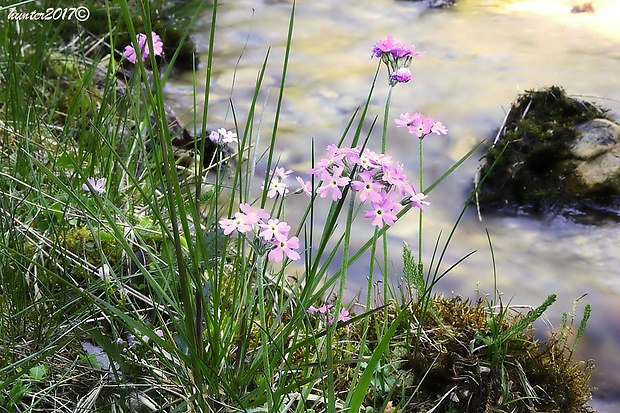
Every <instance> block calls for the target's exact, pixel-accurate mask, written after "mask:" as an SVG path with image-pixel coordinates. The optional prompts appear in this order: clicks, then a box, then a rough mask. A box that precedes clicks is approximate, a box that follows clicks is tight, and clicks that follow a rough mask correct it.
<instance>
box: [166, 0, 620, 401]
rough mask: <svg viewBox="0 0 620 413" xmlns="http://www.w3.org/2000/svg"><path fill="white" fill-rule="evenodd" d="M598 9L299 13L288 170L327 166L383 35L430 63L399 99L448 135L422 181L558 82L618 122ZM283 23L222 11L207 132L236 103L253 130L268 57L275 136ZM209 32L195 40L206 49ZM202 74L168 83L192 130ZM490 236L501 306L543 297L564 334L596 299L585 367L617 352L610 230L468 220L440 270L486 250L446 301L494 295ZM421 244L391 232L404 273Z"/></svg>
mask: <svg viewBox="0 0 620 413" xmlns="http://www.w3.org/2000/svg"><path fill="white" fill-rule="evenodd" d="M616 3H617V2H616ZM595 6H596V7H597V12H596V13H594V14H588V13H584V14H571V13H570V8H571V7H572V3H571V2H570V1H551V0H549V1H547V0H544V1H543V0H537V1H484V0H469V1H467V0H461V2H460V6H459V7H456V8H454V9H452V10H433V11H430V10H425V9H423V8H422V7H421V6H420V5H419V4H413V3H408V2H404V1H401V2H394V1H391V0H372V1H371V0H367V1H353V0H343V1H338V2H334V1H331V0H313V1H311V2H298V4H297V10H296V22H295V29H294V41H293V49H292V54H291V62H290V66H289V72H288V78H287V90H286V94H285V100H284V111H283V113H282V116H281V118H280V120H279V122H280V127H279V134H278V136H279V141H278V147H277V152H278V154H279V155H280V156H281V162H282V163H283V164H284V165H286V166H287V167H290V168H294V169H296V170H297V171H300V172H303V171H305V170H307V169H308V167H309V165H310V155H309V153H308V151H309V148H310V145H309V142H310V141H311V140H314V142H315V145H316V147H317V148H318V150H319V151H320V152H319V154H322V150H323V148H325V147H326V146H327V145H328V144H329V143H333V142H335V141H336V140H337V139H338V138H339V137H340V135H341V133H342V130H343V129H344V127H345V125H346V123H347V121H348V119H349V117H350V115H351V114H352V113H353V111H354V110H355V108H356V107H357V106H358V105H361V104H362V103H363V102H364V100H365V98H366V96H367V93H368V88H369V86H370V83H371V81H372V77H373V74H374V70H375V68H376V64H377V61H376V60H371V59H370V51H371V48H372V45H373V43H374V42H375V41H376V40H377V39H379V38H384V37H385V36H386V35H387V34H393V35H394V36H395V37H396V38H397V39H399V40H401V41H403V42H411V43H415V45H416V47H417V49H418V50H427V51H428V54H427V55H426V56H425V57H424V58H422V59H418V60H416V61H415V62H414V64H413V66H412V72H413V80H412V82H411V83H410V84H407V85H402V87H401V85H399V86H398V87H397V89H396V90H395V92H394V97H393V106H392V110H391V113H392V114H393V115H394V116H397V114H399V113H401V112H405V111H409V112H416V111H419V112H423V113H425V114H427V115H429V116H432V117H433V118H435V119H438V120H441V121H442V122H443V123H444V124H446V125H447V126H448V128H449V129H450V134H449V135H448V137H429V138H428V141H427V142H426V143H425V175H426V178H425V180H426V182H432V181H433V180H434V179H436V178H438V177H439V176H441V174H442V173H443V172H444V171H445V170H446V169H447V168H448V167H449V166H450V165H451V164H452V163H453V162H454V161H456V160H457V159H458V158H459V157H460V156H461V155H463V154H464V153H465V152H467V151H468V150H469V149H470V148H471V147H473V145H475V144H476V143H477V142H479V141H480V140H481V139H483V138H486V137H489V136H490V135H491V134H492V133H493V131H494V129H496V128H497V127H498V126H499V125H500V124H501V122H502V119H503V117H504V114H505V111H506V110H507V108H508V106H509V105H510V103H511V102H512V101H513V100H514V99H515V98H516V96H517V94H518V93H519V92H522V91H524V90H526V89H532V88H538V87H542V86H550V85H561V86H563V87H564V88H565V89H566V91H567V92H568V93H569V94H573V95H583V96H587V97H588V99H589V100H594V101H597V102H599V103H601V104H602V105H604V106H607V107H609V108H610V109H612V114H615V116H616V118H618V117H620V115H619V113H620V103H619V101H620V95H618V93H619V92H618V91H620V77H619V76H618V75H617V74H618V73H619V69H620V52H618V50H619V49H618V44H619V42H620V30H618V28H617V27H618V26H617V21H618V20H619V19H620V4H614V2H613V1H602V0H601V1H597V2H595ZM289 17H290V6H289V5H286V4H266V3H264V2H262V1H250V0H236V1H235V2H227V3H226V4H224V5H222V6H221V7H220V10H219V23H218V24H219V27H218V31H217V38H216V45H215V62H214V68H213V73H214V78H213V85H212V86H211V92H212V95H211V98H210V103H211V105H210V112H209V122H211V123H220V124H227V125H228V126H230V124H231V123H232V121H231V116H230V113H229V111H228V107H229V99H231V98H232V100H233V103H234V106H235V110H236V111H237V115H238V116H240V117H241V120H242V122H244V121H245V119H243V116H244V114H245V113H247V107H248V105H249V102H250V97H251V95H252V93H253V89H254V85H255V80H256V75H257V72H258V70H259V68H260V65H261V64H262V62H263V60H264V58H265V55H266V52H267V48H268V47H271V51H270V59H269V66H268V70H267V73H266V80H265V82H264V86H263V88H262V89H261V93H260V96H259V102H260V103H261V104H262V103H264V107H263V109H262V113H261V114H260V116H261V119H262V123H261V125H262V128H263V130H262V133H263V134H265V135H268V134H270V133H271V131H270V130H269V125H270V122H272V119H273V113H274V101H275V97H276V96H277V93H278V88H279V85H280V80H281V78H280V77H281V62H282V57H283V53H284V46H285V43H286V31H287V26H288V21H289ZM209 20H210V17H209V18H207V19H205V22H204V26H202V27H199V28H198V29H197V31H196V33H195V34H194V37H195V39H196V41H197V43H198V45H199V47H202V48H203V50H202V52H203V53H206V50H205V49H204V48H206V47H207V45H208V26H207V22H208V21H209ZM239 56H242V57H241V59H240V60H239ZM205 60H206V59H203V61H205ZM202 70H204V68H202ZM383 75H384V73H382V74H381V76H383ZM197 77H198V79H199V81H198V82H197V83H196V84H195V85H194V84H193V80H192V79H191V76H190V77H185V78H178V79H173V80H172V81H171V82H170V84H169V85H168V96H169V99H171V101H172V102H173V104H174V105H175V106H176V107H177V111H178V112H180V113H182V112H184V111H187V112H188V113H190V116H188V117H187V118H186V121H187V122H191V121H192V116H191V108H192V106H193V104H194V103H193V95H192V94H193V90H194V88H195V89H196V93H197V94H198V96H200V95H201V94H202V92H203V90H202V88H201V83H202V82H203V80H202V79H203V78H204V74H203V73H197ZM233 79H234V87H233V88H232V91H231V85H232V83H233ZM386 94H387V82H386V81H384V79H383V77H380V80H379V82H378V84H377V88H376V91H375V94H374V98H373V100H372V106H371V112H372V113H373V115H374V114H376V115H380V114H382V113H383V104H384V99H385V96H386ZM200 109H201V108H200ZM200 111H201V110H199V112H200ZM198 120H199V121H200V119H198ZM257 122H258V120H257ZM372 136H373V139H376V140H375V141H374V142H371V147H373V148H374V149H379V148H380V144H379V143H378V142H379V139H380V131H379V130H376V131H374V132H373V135H372ZM388 152H390V153H391V154H392V155H393V156H394V157H395V158H397V159H398V160H399V161H400V162H402V163H404V164H405V167H406V170H407V174H408V175H409V176H411V177H416V176H417V174H416V171H417V170H418V163H417V162H418V160H417V155H416V154H417V142H415V141H413V140H412V135H409V134H408V133H406V132H405V131H403V130H397V129H396V128H393V129H392V130H391V131H390V141H389V143H388ZM479 155H480V154H476V155H474V157H473V158H472V159H470V160H469V161H467V162H466V163H465V164H464V165H463V166H462V167H461V168H460V169H459V170H458V171H457V173H455V174H453V175H452V176H451V177H449V178H448V179H447V180H446V181H445V182H444V183H443V184H442V185H441V186H440V187H438V188H437V189H436V190H434V191H433V192H432V193H431V194H430V198H429V199H430V200H431V202H432V206H431V207H430V208H429V209H428V212H427V213H426V214H425V225H426V226H425V243H426V244H425V245H424V251H425V253H426V255H428V256H427V257H426V258H427V259H428V258H430V253H431V251H432V248H433V245H434V243H435V239H436V237H437V236H438V234H439V233H440V232H443V233H444V234H446V233H447V232H449V230H450V229H451V226H452V223H453V222H454V220H455V219H456V217H457V216H458V214H459V212H460V206H461V205H462V204H463V203H464V201H465V199H466V197H467V195H468V189H469V187H470V185H471V180H472V178H473V175H474V173H475V171H476V168H477V161H478V157H479ZM412 179H415V178H412ZM300 199H301V198H300ZM301 202H302V203H303V202H305V201H301ZM301 206H303V205H301ZM296 209H300V208H290V207H289V212H288V214H289V216H287V221H289V222H292V221H294V216H295V210H296ZM486 229H488V230H489V233H490V234H491V237H492V242H493V249H494V252H495V256H496V261H497V272H498V288H499V290H500V291H502V292H503V293H504V294H505V297H506V301H508V300H509V299H510V298H512V297H514V298H513V302H514V303H517V304H528V305H534V306H536V305H538V304H540V303H542V301H543V300H544V299H545V297H546V296H547V295H548V294H550V293H557V294H558V303H556V305H554V306H553V307H551V311H550V313H549V317H550V319H551V320H552V322H554V324H556V325H557V323H558V321H559V319H560V316H561V313H562V312H570V311H571V306H572V305H571V303H572V300H573V299H574V298H576V297H579V296H581V295H582V294H584V293H588V296H587V298H586V299H584V300H585V301H587V302H590V303H591V304H592V307H593V315H592V319H591V322H590V328H589V331H588V334H589V337H590V338H591V339H590V341H591V342H592V347H590V348H589V349H585V350H584V352H585V355H584V357H594V358H599V357H602V354H603V353H601V352H600V350H601V348H603V349H605V351H606V352H607V354H614V355H615V354H618V351H619V350H620V322H619V321H618V318H617V317H615V316H614V314H617V312H618V307H619V300H618V299H619V298H620V274H619V271H618V268H620V231H618V230H617V226H614V225H604V226H585V225H579V224H575V223H573V222H567V221H565V220H563V219H561V218H536V217H502V216H486V217H484V219H483V221H482V222H479V221H478V220H477V217H476V214H475V212H474V211H469V212H468V213H467V214H466V216H465V218H464V220H463V222H462V224H461V226H460V227H459V230H458V232H457V233H456V235H455V238H454V239H453V241H452V244H451V246H450V248H449V249H448V253H447V255H446V258H445V260H446V261H445V262H446V266H448V265H450V264H452V263H453V262H455V261H456V260H458V259H459V258H460V257H462V256H464V255H465V254H467V253H469V252H470V251H472V250H477V251H478V252H477V253H476V254H475V255H474V256H472V257H471V258H469V259H468V260H466V261H465V262H464V263H463V264H461V265H459V266H458V267H456V268H455V269H454V271H453V272H452V273H451V274H450V275H449V276H447V277H446V278H445V280H444V281H442V282H441V283H440V285H439V290H441V291H444V292H446V293H447V294H450V293H452V292H454V293H456V294H461V295H465V296H475V295H476V294H477V292H476V291H477V290H480V291H483V292H492V288H493V277H492V272H493V269H492V266H491V258H490V254H489V246H488V241H487V238H486V233H485V230H486ZM371 232H372V230H371V229H370V228H369V226H368V222H367V221H364V220H363V219H362V220H360V225H359V228H357V227H356V229H355V233H356V236H359V239H362V238H363V236H366V235H369V234H370V233H371ZM444 237H445V235H444ZM416 240H417V215H411V216H407V217H405V218H404V219H403V220H402V221H401V222H399V223H398V225H396V227H395V228H394V230H393V231H392V232H391V236H390V243H391V245H392V246H393V247H394V248H393V249H392V254H393V256H392V257H391V259H392V260H393V262H394V263H395V271H396V272H398V271H399V269H398V264H397V263H398V261H399V260H400V245H401V243H402V242H408V243H409V244H410V245H412V246H413V247H414V250H415V249H416V246H417V241H416ZM350 274H351V278H350V280H349V284H350V291H351V294H355V293H356V292H357V291H358V290H359V289H362V288H364V286H365V285H366V281H365V276H366V274H367V263H363V262H361V261H360V262H358V263H356V265H354V266H353V268H352V269H351V272H350ZM597 364H598V370H597V372H596V374H595V381H594V384H595V385H598V386H599V387H600V388H601V391H600V392H599V393H598V394H599V395H602V396H604V395H613V393H614V391H615V390H618V389H620V384H619V383H620V360H618V358H617V357H615V359H614V357H612V359H611V360H602V362H601V363H597ZM597 403H598V404H597V406H600V408H601V409H602V410H605V409H607V411H613V409H612V408H611V407H610V408H607V407H605V405H604V401H603V400H601V399H599V400H597Z"/></svg>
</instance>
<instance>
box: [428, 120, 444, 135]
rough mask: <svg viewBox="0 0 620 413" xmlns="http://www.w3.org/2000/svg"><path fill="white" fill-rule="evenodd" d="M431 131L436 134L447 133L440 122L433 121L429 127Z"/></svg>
mask: <svg viewBox="0 0 620 413" xmlns="http://www.w3.org/2000/svg"><path fill="white" fill-rule="evenodd" d="M431 132H432V133H434V134H437V135H446V134H447V133H448V129H446V127H445V126H443V124H442V123H441V122H435V123H434V124H433V127H432V128H431Z"/></svg>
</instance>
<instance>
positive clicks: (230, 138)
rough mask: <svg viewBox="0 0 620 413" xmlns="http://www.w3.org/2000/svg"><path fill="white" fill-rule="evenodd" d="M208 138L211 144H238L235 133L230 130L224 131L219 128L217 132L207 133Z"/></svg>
mask: <svg viewBox="0 0 620 413" xmlns="http://www.w3.org/2000/svg"><path fill="white" fill-rule="evenodd" d="M208 138H209V140H210V141H211V142H213V143H222V144H223V143H225V144H230V143H237V142H239V140H238V139H237V133H236V132H233V131H231V130H230V131H229V130H226V128H219V129H218V130H217V131H211V132H209V136H208Z"/></svg>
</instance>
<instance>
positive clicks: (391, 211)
mask: <svg viewBox="0 0 620 413" xmlns="http://www.w3.org/2000/svg"><path fill="white" fill-rule="evenodd" d="M383 194H384V195H383V197H384V198H383V201H382V202H381V203H377V204H372V206H373V208H374V209H373V210H372V211H367V212H366V214H365V215H364V217H366V218H373V220H372V225H374V226H375V227H378V228H383V225H384V224H387V225H388V226H392V225H394V222H396V220H397V219H398V217H397V216H396V215H395V212H396V210H397V209H400V208H399V205H400V204H395V203H394V202H392V200H390V199H389V197H388V196H387V194H386V193H385V192H383Z"/></svg>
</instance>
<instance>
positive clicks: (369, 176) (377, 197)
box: [351, 171, 385, 203]
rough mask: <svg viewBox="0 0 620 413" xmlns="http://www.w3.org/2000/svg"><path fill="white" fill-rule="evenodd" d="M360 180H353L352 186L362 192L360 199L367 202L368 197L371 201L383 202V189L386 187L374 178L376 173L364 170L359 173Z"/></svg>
mask: <svg viewBox="0 0 620 413" xmlns="http://www.w3.org/2000/svg"><path fill="white" fill-rule="evenodd" d="M359 178H360V179H361V180H360V181H352V182H351V188H353V189H354V190H356V191H358V192H359V194H360V201H362V202H365V201H366V200H367V199H369V200H370V202H375V203H376V202H381V200H382V199H383V196H382V195H381V190H382V189H383V188H385V185H383V184H382V183H380V182H376V181H375V180H374V174H373V173H372V172H370V171H363V172H360V173H359Z"/></svg>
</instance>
